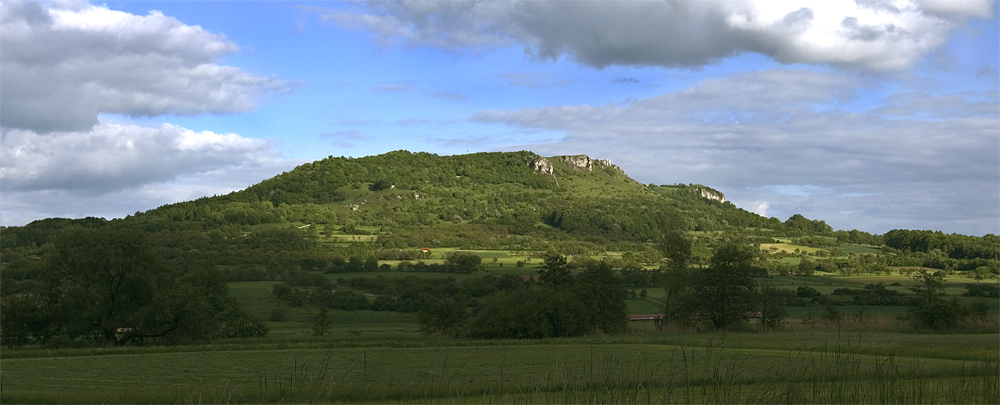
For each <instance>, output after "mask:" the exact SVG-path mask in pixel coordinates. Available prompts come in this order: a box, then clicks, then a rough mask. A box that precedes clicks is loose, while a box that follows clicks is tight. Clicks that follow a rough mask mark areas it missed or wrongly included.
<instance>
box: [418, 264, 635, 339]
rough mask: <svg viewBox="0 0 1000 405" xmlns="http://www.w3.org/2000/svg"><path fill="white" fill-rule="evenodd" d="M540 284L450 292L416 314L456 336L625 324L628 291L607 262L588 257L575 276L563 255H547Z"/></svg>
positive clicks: (557, 333)
mask: <svg viewBox="0 0 1000 405" xmlns="http://www.w3.org/2000/svg"><path fill="white" fill-rule="evenodd" d="M544 260H545V264H544V265H543V269H542V270H541V271H540V274H539V277H538V283H535V284H529V285H527V286H526V287H525V288H520V289H514V290H505V291H499V292H497V293H496V294H492V295H489V296H486V297H483V298H481V299H478V300H468V299H464V297H448V298H444V299H441V300H438V301H437V302H435V303H434V304H432V305H430V306H428V307H426V308H424V309H423V310H421V311H420V313H419V314H418V317H419V320H420V324H421V329H422V330H423V331H425V332H427V333H442V334H446V335H450V336H455V337H459V336H462V337H470V338H483V339H505V338H506V339H524V338H534V339H537V338H547V337H561V336H579V335H582V334H584V333H588V332H591V331H603V332H607V333H615V332H620V331H622V330H624V329H625V328H626V326H627V325H626V324H627V319H628V316H627V307H626V304H625V297H626V291H625V289H624V288H623V287H622V286H621V285H620V284H621V282H620V280H619V279H618V277H617V276H616V275H615V274H614V272H613V271H612V269H611V267H610V266H609V265H608V264H607V263H604V262H587V263H585V264H584V265H583V270H582V271H581V272H580V273H579V274H577V275H575V276H574V275H573V274H572V273H571V272H570V269H569V265H568V263H567V260H566V257H565V256H562V255H559V254H555V253H550V254H548V255H546V257H545V259H544Z"/></svg>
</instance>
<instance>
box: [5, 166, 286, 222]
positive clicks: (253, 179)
mask: <svg viewBox="0 0 1000 405" xmlns="http://www.w3.org/2000/svg"><path fill="white" fill-rule="evenodd" d="M301 163H304V162H298V161H289V160H270V161H265V162H262V163H260V164H243V165H234V166H224V167H220V168H218V169H215V170H211V171H207V172H200V173H192V174H182V175H179V176H177V177H176V178H175V179H174V180H172V181H165V182H154V183H147V184H142V185H139V186H136V187H132V188H127V189H117V190H112V191H109V192H107V193H101V194H89V193H88V194H83V195H81V194H79V192H78V191H79V190H28V191H5V192H4V193H3V205H2V206H0V225H3V226H18V225H24V224H27V223H28V222H31V221H33V220H37V219H41V218H51V217H63V218H81V217H86V216H96V217H104V218H120V217H123V216H125V215H130V214H131V213H134V212H139V211H147V210H149V209H150V208H154V207H158V206H161V205H164V204H172V203H175V202H178V201H190V200H194V199H196V198H200V197H204V196H211V195H222V194H227V193H230V192H232V191H237V190H241V189H244V188H246V186H247V185H248V184H254V183H257V182H260V181H261V180H264V179H267V178H270V177H273V176H275V175H277V174H279V173H281V172H283V171H287V170H291V169H292V168H293V167H294V166H295V165H297V164H301Z"/></svg>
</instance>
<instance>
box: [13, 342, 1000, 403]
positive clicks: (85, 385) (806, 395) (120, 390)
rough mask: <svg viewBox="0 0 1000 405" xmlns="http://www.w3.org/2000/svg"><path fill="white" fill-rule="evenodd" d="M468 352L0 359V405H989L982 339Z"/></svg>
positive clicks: (371, 349)
mask: <svg viewBox="0 0 1000 405" xmlns="http://www.w3.org/2000/svg"><path fill="white" fill-rule="evenodd" d="M645 326H647V325H643V326H640V327H637V328H633V331H632V332H630V333H627V334H624V335H616V336H591V337H586V338H565V339H547V340H538V341H517V340H501V341H470V340H452V339H447V338H440V337H433V336H425V335H419V334H417V333H416V332H415V331H414V330H412V329H411V330H399V331H379V330H377V329H369V330H364V331H360V332H357V331H355V332H354V333H352V332H351V331H335V332H333V333H331V334H329V335H327V336H325V337H323V338H318V337H314V338H308V339H304V338H298V339H296V338H290V337H282V336H280V335H275V336H272V337H268V338H265V339H257V340H241V341H232V342H216V343H214V344H212V345H209V346H181V347H169V348H167V347H140V348H137V347H129V348H117V349H61V350H51V351H47V350H30V349H25V350H22V351H17V352H16V356H11V355H12V354H15V353H4V358H3V364H2V365H3V373H4V378H3V387H2V388H3V391H2V394H0V395H2V400H3V403H5V404H9V403H80V402H99V403H203V402H208V403H259V402H275V403H300V402H310V403H317V402H323V403H327V402H354V403H364V402H371V403H385V402H416V403H484V402H502V403H507V402H525V403H579V402H600V403H720V402H722V403H728V402H753V403H764V402H768V403H770V402H789V403H815V402H838V403H843V402H884V403H942V402H953V403H995V401H996V398H997V397H996V396H995V394H996V392H997V390H998V389H1000V374H998V372H1000V369H998V352H997V344H996V343H997V340H996V335H995V334H990V333H984V334H944V335H942V334H918V333H905V332H904V333H901V332H870V331H864V330H855V331H847V330H840V331H836V330H822V329H817V330H810V331H787V332H780V333H768V334H760V333H752V332H744V333H728V334H723V333H659V332H656V331H655V330H651V329H649V328H647V327H645Z"/></svg>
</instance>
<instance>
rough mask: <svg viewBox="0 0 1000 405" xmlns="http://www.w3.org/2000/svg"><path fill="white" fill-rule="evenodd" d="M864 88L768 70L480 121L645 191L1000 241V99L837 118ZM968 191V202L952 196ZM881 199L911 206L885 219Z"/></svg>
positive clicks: (891, 105)
mask: <svg viewBox="0 0 1000 405" xmlns="http://www.w3.org/2000/svg"><path fill="white" fill-rule="evenodd" d="M865 85H866V84H865V83H864V82H863V81H860V80H858V79H856V78H851V77H847V76H844V75H837V74H830V73H817V72H810V71H801V70H773V71H761V72H753V73H747V74H742V75H739V76H733V77H728V78H719V79H709V80H704V81H702V82H700V83H697V84H695V85H693V86H691V87H689V88H687V89H683V90H679V91H675V92H670V93H666V94H662V95H659V96H656V97H651V98H646V99H640V100H636V101H634V102H630V103H624V104H607V105H598V106H588V105H568V106H555V107H547V108H537V109H522V110H489V111H483V112H480V113H477V114H475V115H474V116H472V117H471V119H472V120H473V121H477V122H484V123H494V124H505V125H508V126H512V127H515V128H519V129H524V130H546V131H551V132H555V133H562V134H564V137H563V139H562V140H561V141H559V142H555V143H547V144H540V145H520V146H515V147H512V148H513V149H521V148H528V149H532V150H535V151H536V152H538V153H542V154H564V153H563V152H562V151H566V150H578V151H582V152H584V153H590V154H592V155H594V156H595V157H601V158H611V159H612V160H613V161H615V162H616V164H618V165H619V166H621V167H626V168H628V171H629V174H630V175H632V176H633V177H635V178H637V179H638V180H639V181H641V182H644V183H648V182H656V183H669V184H672V183H678V182H682V183H688V182H698V183H703V184H708V185H711V186H713V187H718V188H720V189H722V190H723V191H724V192H725V193H726V195H727V197H729V198H730V199H731V200H732V201H734V202H735V203H737V204H745V205H743V206H745V207H752V208H753V209H756V210H760V211H763V210H762V208H763V209H766V212H768V213H770V214H773V215H787V216H790V215H791V214H794V213H797V212H796V211H794V210H792V209H791V208H799V209H801V210H799V211H798V212H801V213H803V214H807V213H808V212H813V213H817V212H818V211H815V209H817V208H818V207H816V206H814V207H811V208H810V207H808V206H806V204H807V202H811V201H840V202H844V201H846V200H845V199H848V200H850V201H852V202H858V204H861V203H864V204H867V205H862V206H859V207H860V208H858V209H859V210H867V211H866V212H864V213H855V214H852V215H845V216H843V217H842V218H841V219H842V220H843V221H844V222H842V223H840V224H837V223H835V224H834V225H835V226H839V227H843V228H847V229H850V228H852V227H856V228H859V229H865V224H864V223H859V222H860V221H862V219H861V218H876V217H878V216H879V215H885V216H886V217H885V218H899V217H901V216H910V217H912V219H914V223H915V224H916V220H915V219H916V218H918V217H920V216H925V217H933V218H951V217H954V216H964V217H965V219H964V220H965V221H966V222H970V223H972V222H974V221H976V220H978V221H980V222H981V223H982V225H980V226H978V228H976V229H983V230H984V232H983V233H985V232H987V231H988V232H996V231H997V230H998V229H996V228H997V226H998V225H1000V224H997V223H996V218H998V217H1000V212H998V208H1000V196H998V194H1000V173H998V172H997V167H1000V156H998V155H997V153H996V151H997V150H1000V135H998V133H997V130H996V128H997V126H998V125H1000V120H998V114H997V111H998V108H1000V104H998V98H1000V96H998V94H997V92H996V91H985V92H969V93H960V94H948V95H930V94H923V93H899V94H896V95H893V96H891V97H888V98H887V99H886V100H885V101H884V102H883V105H882V106H880V107H878V108H874V109H872V110H870V111H868V112H863V113H857V112H848V111H843V110H840V109H838V108H837V107H838V106H839V105H841V104H842V103H844V102H846V101H849V100H851V99H852V97H854V96H853V91H854V90H856V89H859V88H862V87H863V86H865ZM778 186H794V187H785V188H783V189H778V188H776V187H778ZM956 186H958V187H963V188H964V189H963V190H964V191H963V194H967V198H962V199H956V198H954V197H953V196H954V195H955V194H954V193H953V188H954V187H956ZM795 187H797V188H795ZM788 190H806V191H809V192H810V193H813V194H815V195H811V196H809V197H810V198H808V199H806V197H805V196H796V195H790V194H788V193H787V192H788ZM779 191H783V192H785V193H784V194H783V193H781V192H779ZM793 194H794V193H793ZM817 195H829V196H831V197H830V198H827V199H824V198H816V197H817ZM880 196H881V197H880ZM880 198H885V199H886V200H885V201H908V202H909V203H908V204H910V205H909V206H906V207H899V206H898V204H896V205H894V204H892V203H888V204H887V205H888V206H890V207H891V208H890V209H881V208H879V204H881V203H882V202H885V201H883V200H880ZM896 198H898V199H899V200H894V199H896ZM796 201H798V202H799V203H800V205H794V207H793V206H792V205H789V202H796ZM762 202H767V204H768V205H766V206H763V205H761V203H762ZM916 202H919V203H916ZM843 206H848V204H844V205H843ZM764 207H766V208H764ZM826 208H829V207H826ZM810 210H814V211H810ZM835 211H837V210H835ZM862 214H864V215H862ZM819 217H820V218H823V219H826V216H819ZM956 221H959V220H958V219H956ZM959 222H960V221H959ZM956 223H958V222H956ZM868 229H871V230H874V231H879V232H884V231H886V230H888V229H872V228H868ZM941 229H953V228H949V227H942V228H941Z"/></svg>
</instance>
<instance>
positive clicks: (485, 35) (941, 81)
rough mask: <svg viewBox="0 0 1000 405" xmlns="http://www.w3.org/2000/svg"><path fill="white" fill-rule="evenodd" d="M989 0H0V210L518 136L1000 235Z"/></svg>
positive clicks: (123, 211) (630, 165) (556, 148)
mask: <svg viewBox="0 0 1000 405" xmlns="http://www.w3.org/2000/svg"><path fill="white" fill-rule="evenodd" d="M997 12H998V4H997V2H996V1H979V0H968V1H960V0H855V1H850V0H848V1H821V2H817V1H765V0H760V1H751V0H745V1H744V0H724V1H715V0H703V1H683V0H682V1H629V2H608V1H601V2H598V1H541V0H529V1H489V2H464V1H437V2H433V1H403V2H370V3H368V2H347V1H342V2H320V1H294V0H292V1H271V2H206V1H190V2H179V1H167V2H153V1H135V2H133V1H109V2H107V3H88V2H86V1H76V0H70V1H49V2H32V1H10V0H3V1H2V3H0V131H2V145H0V192H2V198H0V222H2V224H3V225H23V224H25V223H28V222H30V221H32V220H36V219H41V218H46V217H53V216H58V217H83V216H101V217H107V218H112V217H122V216H125V215H128V214H131V213H133V212H136V211H145V210H148V209H152V208H155V207H157V206H160V205H163V204H167V203H172V202H177V201H184V200H190V199H194V198H198V197H201V196H205V195H214V194H224V193H227V192H230V191H233V190H239V189H242V188H245V187H247V186H249V185H251V184H254V183H257V182H259V181H261V180H263V179H265V178H269V177H272V176H274V175H276V174H279V173H281V172H282V171H285V170H290V169H292V168H293V167H295V166H296V165H298V164H301V163H303V162H307V161H312V160H316V159H321V158H324V157H326V156H330V155H333V156H355V157H359V156H367V155H373V154H380V153H384V152H388V151H391V150H397V149H407V150H411V151H428V152H433V153H438V154H461V153H466V152H478V151H509V150H531V151H534V152H536V153H538V154H541V155H545V156H552V155H566V154H580V153H583V154H588V155H590V156H591V157H594V158H602V159H611V160H612V161H613V162H614V163H616V164H617V165H619V166H620V167H622V168H623V169H624V170H625V171H626V172H627V173H628V174H629V175H630V176H632V177H633V178H635V179H636V180H638V181H640V182H643V183H656V184H674V183H701V184H705V185H709V186H712V187H714V188H717V189H719V190H721V191H723V192H724V193H725V194H726V195H727V197H728V199H729V200H730V201H732V202H733V203H735V204H736V205H738V206H740V207H743V208H745V209H747V210H751V211H754V212H757V213H759V214H762V215H766V216H774V217H778V218H780V219H782V220H784V219H786V218H788V217H789V216H791V215H793V214H796V213H800V214H803V215H805V216H806V217H809V218H817V219H823V220H825V221H827V222H828V223H829V224H831V225H832V226H833V227H834V228H836V229H860V230H864V231H869V232H874V233H884V232H886V231H888V230H891V229H895V228H908V229H935V230H942V231H945V232H949V233H950V232H958V233H964V234H973V235H982V234H986V233H994V234H996V233H1000V103H998V100H1000V93H998V90H1000V89H998V88H1000V79H998V71H1000V67H998V61H1000V45H998V44H1000V39H998V37H1000V27H998V19H997Z"/></svg>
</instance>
